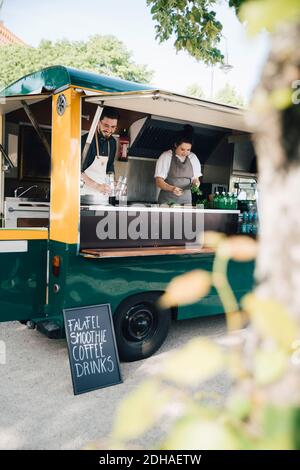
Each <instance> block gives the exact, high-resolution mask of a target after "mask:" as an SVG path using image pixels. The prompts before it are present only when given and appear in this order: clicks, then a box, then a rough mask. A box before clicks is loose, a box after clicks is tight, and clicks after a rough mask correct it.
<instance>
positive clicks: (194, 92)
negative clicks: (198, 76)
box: [184, 83, 205, 98]
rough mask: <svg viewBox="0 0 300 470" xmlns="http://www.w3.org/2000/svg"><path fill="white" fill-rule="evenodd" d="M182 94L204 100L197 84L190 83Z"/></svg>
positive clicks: (203, 94) (201, 90) (203, 95)
mask: <svg viewBox="0 0 300 470" xmlns="http://www.w3.org/2000/svg"><path fill="white" fill-rule="evenodd" d="M184 93H185V94H186V95H188V96H194V97H195V98H204V97H205V93H204V91H203V89H202V88H201V86H200V85H199V84H198V83H191V84H190V85H189V86H187V87H186V89H185V90H184Z"/></svg>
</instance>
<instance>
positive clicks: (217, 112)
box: [85, 91, 250, 132]
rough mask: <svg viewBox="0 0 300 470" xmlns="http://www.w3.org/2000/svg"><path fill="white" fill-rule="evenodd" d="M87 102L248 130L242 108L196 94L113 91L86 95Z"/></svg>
mask: <svg viewBox="0 0 300 470" xmlns="http://www.w3.org/2000/svg"><path fill="white" fill-rule="evenodd" d="M85 100H86V101H87V102H90V103H94V104H98V105H100V106H111V107H116V108H122V109H128V110H131V111H141V110H142V111H143V113H147V114H150V115H156V116H161V117H166V118H173V119H180V120H183V121H187V122H197V123H200V122H201V123H203V124H206V125H212V126H218V127H222V128H227V129H237V130H239V131H246V132H249V131H250V129H249V126H248V124H247V123H246V122H244V117H243V111H242V110H240V109H238V108H235V107H232V106H226V105H221V104H216V103H210V102H208V101H203V100H200V99H196V98H189V97H185V96H181V95H176V94H174V93H168V92H164V91H144V92H131V93H114V94H112V95H105V96H103V95H102V96H99V95H97V96H92V97H87V98H85Z"/></svg>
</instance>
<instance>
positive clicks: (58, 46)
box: [0, 35, 152, 86]
mask: <svg viewBox="0 0 300 470" xmlns="http://www.w3.org/2000/svg"><path fill="white" fill-rule="evenodd" d="M131 57H132V54H131V52H129V51H128V50H127V49H126V47H125V45H124V44H123V43H122V42H121V41H119V40H118V39H117V38H116V37H115V36H100V35H96V36H92V37H91V38H90V39H89V40H88V41H87V42H84V41H68V40H62V41H57V42H51V41H47V40H43V41H41V42H40V44H39V46H38V47H36V48H33V47H24V46H20V45H16V44H9V45H4V46H1V47H0V62H1V69H0V85H1V86H5V85H7V84H8V83H11V82H13V81H15V80H17V79H18V78H19V77H21V76H24V75H26V74H28V73H31V72H34V71H36V70H39V69H41V68H43V67H48V66H50V65H66V66H70V67H75V68H80V69H84V70H90V71H91V72H96V73H100V74H105V75H111V76H112V75H113V76H116V77H119V78H123V79H125V80H132V81H134V82H143V83H147V82H149V81H150V79H151V77H152V71H150V70H149V69H148V68H147V67H146V66H145V65H138V64H136V63H134V62H133V60H132V58H131Z"/></svg>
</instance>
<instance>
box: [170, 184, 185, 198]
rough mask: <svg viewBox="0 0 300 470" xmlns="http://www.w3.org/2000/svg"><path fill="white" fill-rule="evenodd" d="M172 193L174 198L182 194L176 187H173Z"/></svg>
mask: <svg viewBox="0 0 300 470" xmlns="http://www.w3.org/2000/svg"><path fill="white" fill-rule="evenodd" d="M172 193H173V194H175V196H181V195H182V193H183V190H182V189H181V188H178V187H177V186H174V188H173V190H172Z"/></svg>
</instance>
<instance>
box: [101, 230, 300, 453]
mask: <svg viewBox="0 0 300 470" xmlns="http://www.w3.org/2000/svg"><path fill="white" fill-rule="evenodd" d="M254 245H255V246H256V242H255V241H254V240H252V239H250V238H248V237H245V236H243V237H242V236H233V237H229V238H226V237H224V236H223V235H222V234H218V233H214V232H208V233H206V234H205V246H208V247H210V248H212V247H213V248H214V249H216V256H215V262H214V269H213V272H212V273H208V272H205V271H201V270H196V271H193V272H191V273H186V274H184V275H182V276H178V277H177V278H175V279H173V281H172V282H171V284H170V285H169V286H168V287H167V289H166V293H165V295H164V296H163V297H162V303H163V304H164V305H174V304H175V303H176V304H179V305H181V304H186V303H187V302H190V303H192V302H195V300H196V297H198V300H199V299H201V298H202V297H203V296H205V295H206V293H207V289H208V288H209V286H210V285H212V284H213V285H214V287H215V288H216V289H217V291H218V293H219V295H220V297H221V299H223V300H224V299H225V302H224V308H225V310H226V319H227V326H228V330H229V333H230V334H229V335H227V336H226V337H224V338H217V339H216V340H214V341H213V340H210V339H207V338H194V339H192V340H191V341H189V342H188V343H187V344H186V345H185V346H184V347H182V348H180V349H178V350H176V351H174V352H171V353H169V354H167V355H165V356H164V357H163V358H162V359H161V360H160V363H159V368H158V370H157V372H156V373H155V375H153V377H150V378H148V379H147V380H146V381H145V382H144V383H142V384H141V385H140V387H139V388H137V389H136V390H135V391H134V392H133V393H132V394H130V395H129V396H128V397H127V398H125V399H124V400H123V402H122V403H121V405H120V407H119V409H118V410H117V414H116V418H115V421H114V426H113V432H112V436H111V441H110V442H106V445H107V446H108V448H118V446H119V448H122V449H124V448H126V447H127V448H132V447H131V446H132V442H131V441H132V439H133V440H135V439H137V438H139V437H140V436H141V435H143V434H144V433H147V432H149V431H150V430H151V429H152V428H153V427H154V426H157V425H159V424H160V423H161V422H163V423H164V429H167V431H166V433H165V436H164V437H163V438H162V440H161V442H160V443H158V445H157V447H155V448H159V449H163V450H180V449H189V450H206V449H221V450H222V449H223V450H229V449H234V450H235V449H237V450H247V449H258V450H261V449H300V442H299V441H300V440H299V435H300V407H299V406H296V405H286V404H285V403H284V401H283V402H282V403H280V404H278V403H274V402H272V401H271V400H269V397H268V393H267V391H268V387H269V386H270V385H272V384H276V383H277V382H280V380H282V378H283V377H284V374H285V373H286V372H287V370H289V369H290V368H291V367H297V365H295V364H294V365H293V364H292V363H291V360H290V359H291V352H292V350H293V344H295V338H296V337H297V333H298V331H297V325H296V324H295V323H294V321H293V320H292V319H291V317H290V315H289V312H287V311H286V309H285V308H284V307H283V306H281V305H279V304H277V303H275V302H274V301H268V300H261V299H259V298H258V297H256V296H255V294H248V295H247V296H246V297H245V298H244V300H243V312H242V311H236V312H235V313H234V312H233V311H232V309H231V308H232V306H233V303H232V302H233V301H232V296H233V291H232V290H231V287H230V286H229V284H228V281H226V282H224V279H223V277H224V276H226V271H227V265H228V262H229V260H230V259H235V260H236V261H243V260H247V261H249V259H253V258H254V257H255V255H256V249H254ZM203 280H204V284H205V283H206V286H205V288H203V286H202V287H201V288H199V286H198V287H197V282H198V283H201V282H203ZM191 284H193V287H194V288H196V291H197V295H195V289H194V288H193V289H191V288H190V285H191ZM234 303H235V306H237V301H236V300H234ZM226 306H227V307H226ZM228 306H229V307H228ZM245 317H246V319H247V321H249V320H250V321H251V323H252V328H253V330H254V331H255V334H256V336H255V337H256V342H255V343H254V344H251V341H252V339H253V337H252V336H251V334H250V336H249V337H248V336H246V335H243V333H242V331H241V330H240V328H241V326H243V324H244V321H245ZM299 345H300V342H299V344H298V346H299ZM222 371H226V372H227V374H230V377H231V379H232V382H233V384H234V387H233V391H232V393H231V394H230V395H229V396H228V397H227V398H226V399H225V400H223V401H222V400H219V403H217V402H218V398H220V397H218V396H213V394H209V393H207V392H205V391H203V388H201V386H202V385H203V384H204V383H205V382H206V381H207V380H210V379H212V378H213V377H216V376H217V375H218V374H219V373H220V372H222ZM106 448H107V447H106Z"/></svg>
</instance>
